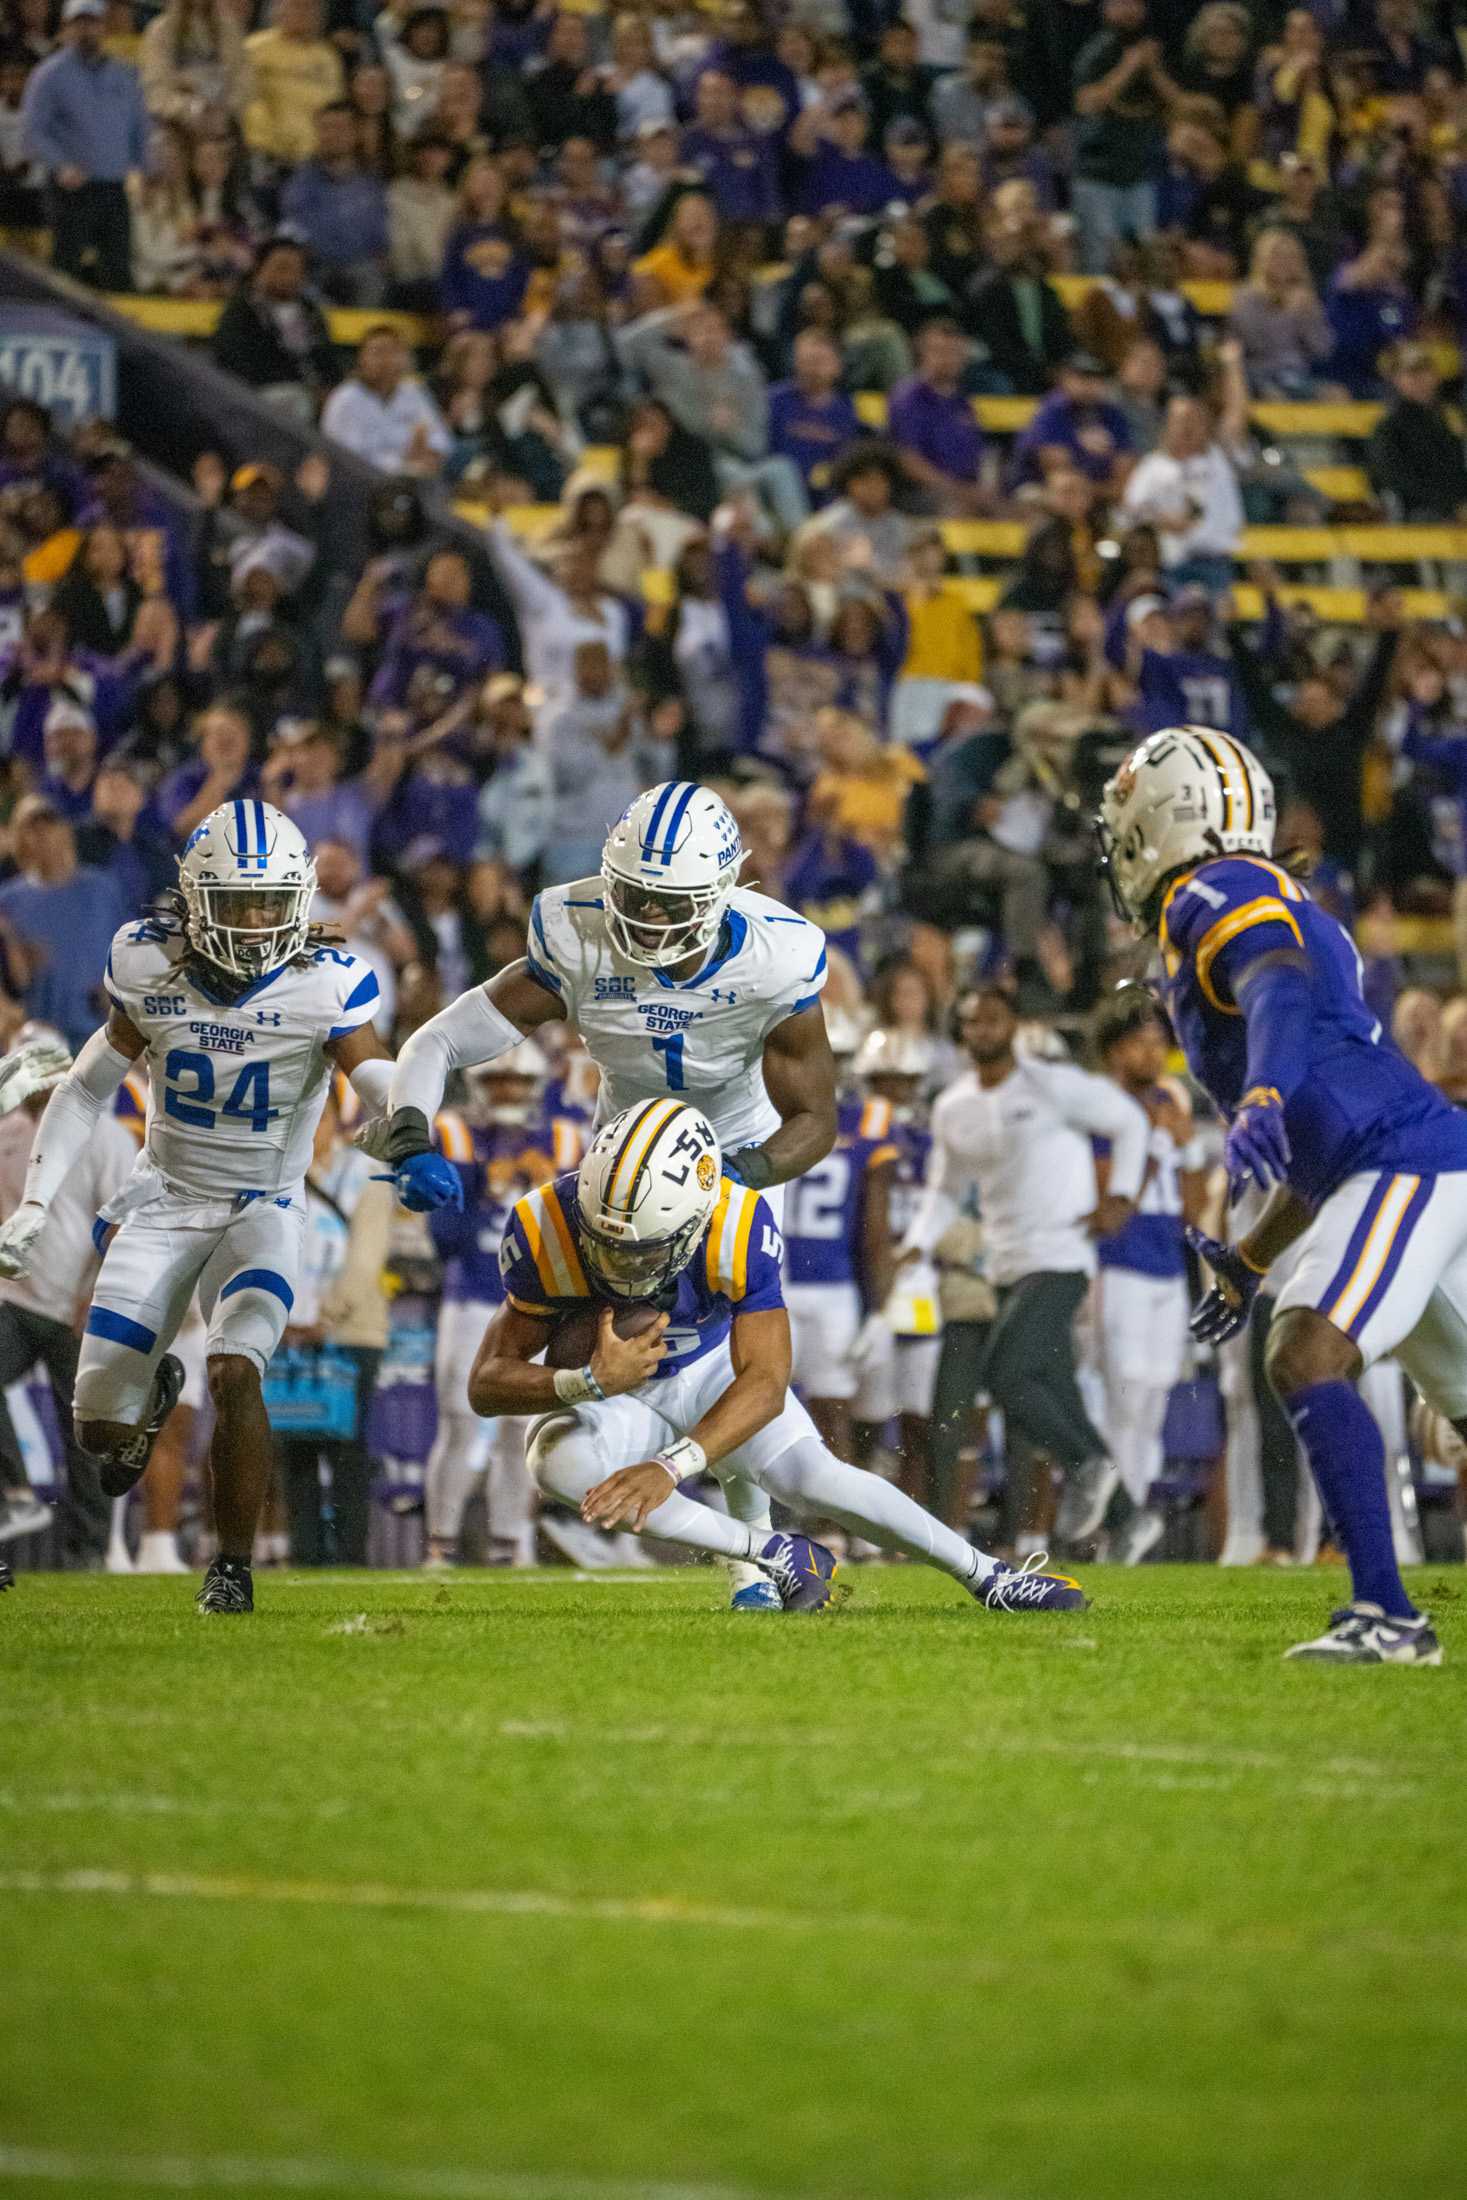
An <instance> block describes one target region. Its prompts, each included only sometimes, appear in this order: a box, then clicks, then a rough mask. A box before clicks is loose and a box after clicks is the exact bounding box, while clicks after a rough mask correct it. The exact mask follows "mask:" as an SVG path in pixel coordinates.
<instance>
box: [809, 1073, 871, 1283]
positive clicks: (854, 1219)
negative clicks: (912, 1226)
mask: <svg viewBox="0 0 1467 2200" xmlns="http://www.w3.org/2000/svg"><path fill="white" fill-rule="evenodd" d="M881 1109H882V1103H881V1102H880V1101H870V1102H868V1103H867V1105H866V1107H865V1108H864V1109H862V1110H861V1111H860V1112H859V1113H858V1114H855V1115H854V1116H852V1114H851V1112H850V1111H849V1109H847V1110H846V1111H845V1113H846V1122H845V1123H842V1125H841V1128H840V1131H839V1133H838V1135H837V1137H836V1141H835V1144H834V1145H833V1146H832V1148H831V1149H830V1152H829V1153H828V1154H827V1155H826V1156H825V1159H824V1160H823V1161H817V1162H816V1164H815V1166H814V1168H813V1169H807V1170H806V1171H805V1174H804V1175H803V1176H801V1177H797V1178H796V1179H795V1181H794V1182H793V1183H792V1184H791V1185H790V1188H789V1191H788V1192H787V1193H786V1195H785V1211H784V1223H785V1239H786V1243H787V1245H788V1248H789V1280H790V1282H791V1283H856V1282H859V1281H860V1275H861V1232H862V1230H863V1228H864V1226H865V1217H866V1187H867V1184H868V1182H869V1181H870V1174H871V1171H872V1170H873V1169H875V1168H879V1167H880V1166H881V1165H882V1164H883V1163H885V1162H888V1161H895V1160H896V1158H897V1148H896V1145H895V1144H894V1143H893V1142H892V1141H891V1140H890V1139H888V1138H885V1137H883V1136H882V1135H881V1129H882V1128H884V1124H883V1125H880V1126H879V1127H877V1129H876V1135H874V1136H873V1135H867V1134H866V1132H865V1131H864V1130H863V1128H862V1127H861V1126H862V1124H863V1122H864V1120H865V1119H866V1118H868V1117H871V1116H872V1115H873V1113H875V1114H877V1115H878V1116H879V1115H880V1111H881ZM886 1113H887V1114H889V1113H890V1111H889V1110H887V1111H886ZM851 1123H853V1124H854V1126H855V1127H852V1128H848V1127H847V1124H851Z"/></svg>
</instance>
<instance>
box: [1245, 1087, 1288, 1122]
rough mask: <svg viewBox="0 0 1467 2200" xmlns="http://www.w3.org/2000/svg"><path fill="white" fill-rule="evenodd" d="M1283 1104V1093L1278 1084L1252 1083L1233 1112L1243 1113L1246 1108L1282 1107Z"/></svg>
mask: <svg viewBox="0 0 1467 2200" xmlns="http://www.w3.org/2000/svg"><path fill="white" fill-rule="evenodd" d="M1283 1104H1284V1100H1283V1094H1282V1093H1281V1092H1280V1091H1279V1089H1278V1087H1277V1086H1276V1085H1250V1086H1249V1088H1248V1090H1247V1091H1246V1092H1245V1093H1244V1095H1243V1097H1242V1099H1241V1100H1240V1101H1239V1102H1238V1105H1237V1106H1236V1107H1235V1108H1234V1110H1233V1113H1234V1115H1235V1116H1236V1115H1241V1114H1242V1112H1243V1110H1244V1108H1267V1107H1274V1108H1281V1107H1282V1106H1283Z"/></svg>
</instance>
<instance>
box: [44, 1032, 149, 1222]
mask: <svg viewBox="0 0 1467 2200" xmlns="http://www.w3.org/2000/svg"><path fill="white" fill-rule="evenodd" d="M131 1067H132V1063H131V1059H130V1057H129V1056H128V1055H126V1054H121V1053H119V1052H118V1050H117V1048H116V1047H115V1046H113V1044H112V1042H111V1040H110V1039H109V1038H108V1037H107V1034H106V1032H105V1031H94V1032H93V1033H92V1036H91V1038H90V1039H88V1041H87V1043H86V1045H85V1046H84V1047H83V1048H82V1050H81V1052H80V1054H79V1055H78V1056H77V1058H76V1060H75V1061H74V1062H73V1064H72V1066H71V1070H70V1072H69V1074H68V1075H67V1076H65V1077H63V1078H62V1080H61V1083H60V1084H59V1085H58V1086H57V1087H56V1090H55V1091H54V1092H53V1093H52V1095H51V1098H50V1100H49V1101H48V1102H47V1104H46V1112H45V1114H44V1115H43V1116H42V1117H41V1122H40V1127H39V1129H38V1130H37V1132H36V1137H35V1143H34V1145H33V1146H32V1147H31V1157H30V1161H29V1163H28V1164H27V1167H26V1172H25V1196H26V1202H27V1204H28V1205H31V1206H36V1207H49V1206H50V1204H51V1201H52V1200H53V1199H54V1197H55V1196H56V1193H57V1192H58V1191H59V1189H60V1188H61V1185H62V1184H63V1183H64V1182H65V1180H66V1178H67V1176H68V1175H69V1174H70V1172H71V1168H72V1164H73V1163H74V1162H75V1161H77V1160H79V1159H80V1157H81V1156H82V1154H84V1153H85V1152H86V1150H87V1145H88V1142H89V1140H90V1139H91V1135H92V1132H93V1130H94V1129H95V1127H96V1122H97V1118H98V1116H99V1115H100V1114H101V1113H102V1110H103V1108H104V1107H105V1106H106V1105H107V1103H108V1101H109V1100H111V1099H112V1098H113V1097H114V1095H115V1094H116V1092H117V1088H118V1086H119V1085H120V1084H121V1083H122V1080H123V1078H124V1077H125V1076H126V1075H127V1073H128V1070H129V1069H130V1068H131Z"/></svg>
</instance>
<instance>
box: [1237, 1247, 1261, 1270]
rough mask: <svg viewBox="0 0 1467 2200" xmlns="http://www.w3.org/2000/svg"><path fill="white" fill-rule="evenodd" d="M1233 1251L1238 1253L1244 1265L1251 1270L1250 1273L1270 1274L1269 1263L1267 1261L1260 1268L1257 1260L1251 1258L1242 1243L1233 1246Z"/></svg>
mask: <svg viewBox="0 0 1467 2200" xmlns="http://www.w3.org/2000/svg"><path fill="white" fill-rule="evenodd" d="M1233 1251H1234V1252H1235V1253H1236V1254H1237V1256H1238V1258H1239V1260H1240V1261H1241V1262H1242V1263H1243V1266H1244V1267H1245V1268H1246V1269H1247V1270H1248V1271H1249V1273H1250V1274H1252V1275H1255V1276H1266V1275H1267V1274H1268V1263H1267V1262H1266V1261H1265V1262H1264V1264H1263V1266H1262V1267H1261V1268H1260V1267H1259V1265H1258V1263H1257V1261H1256V1260H1250V1259H1249V1257H1248V1255H1247V1254H1246V1253H1245V1252H1244V1250H1243V1248H1242V1246H1241V1245H1235V1246H1234V1247H1233Z"/></svg>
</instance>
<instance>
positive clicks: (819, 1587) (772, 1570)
mask: <svg viewBox="0 0 1467 2200" xmlns="http://www.w3.org/2000/svg"><path fill="white" fill-rule="evenodd" d="M754 1556H755V1558H756V1559H757V1560H758V1562H759V1564H760V1565H761V1566H762V1567H763V1568H764V1571H765V1572H766V1573H767V1574H768V1575H769V1577H770V1579H771V1580H772V1581H773V1583H774V1586H775V1588H776V1589H777V1590H778V1592H779V1601H780V1603H781V1604H782V1605H783V1606H784V1609H785V1610H786V1611H787V1612H818V1611H819V1610H820V1609H821V1607H822V1606H823V1605H826V1604H829V1602H830V1600H831V1597H832V1596H833V1594H834V1590H833V1588H832V1586H831V1584H832V1581H833V1579H834V1576H835V1553H834V1552H833V1551H828V1550H827V1549H826V1548H825V1545H824V1544H823V1543H816V1542H814V1541H813V1540H812V1538H811V1537H810V1536H808V1535H772V1536H770V1538H769V1540H768V1542H767V1543H761V1544H760V1546H759V1549H758V1550H757V1551H756V1552H755V1553H754Z"/></svg>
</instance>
